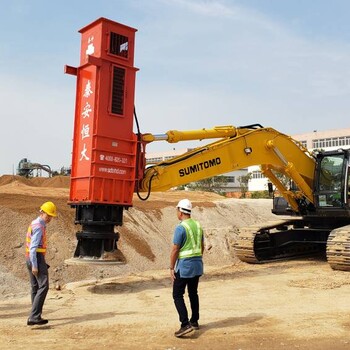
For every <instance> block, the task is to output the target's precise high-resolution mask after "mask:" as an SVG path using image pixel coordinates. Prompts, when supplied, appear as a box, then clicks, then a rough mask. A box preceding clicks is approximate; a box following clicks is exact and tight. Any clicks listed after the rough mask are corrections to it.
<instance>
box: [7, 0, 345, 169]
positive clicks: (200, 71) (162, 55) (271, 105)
mask: <svg viewBox="0 0 350 350" xmlns="http://www.w3.org/2000/svg"><path fill="white" fill-rule="evenodd" d="M0 5H1V7H0V8H1V12H0V29H1V30H0V77H1V84H0V106H1V112H0V113H1V121H2V126H1V138H0V145H1V150H0V152H1V153H0V154H1V161H0V175H2V174H12V173H13V172H15V171H16V168H17V165H18V162H19V161H20V160H21V159H22V158H28V159H29V160H30V161H32V162H37V163H41V164H48V165H50V166H51V168H52V169H55V170H58V169H59V168H61V167H62V166H70V164H71V149H72V134H73V121H74V101H75V83H76V78H75V77H74V76H70V75H65V74H64V73H63V67H64V65H65V64H68V65H71V66H78V64H79V55H80V34H79V33H78V30H79V29H81V28H82V27H84V26H86V25H87V24H89V23H91V22H92V21H94V20H96V19H98V18H99V17H106V18H109V19H111V20H114V21H117V22H121V23H123V24H126V25H128V26H131V27H134V28H137V29H138V32H137V33H136V47H135V66H136V67H138V68H139V69H140V70H139V71H138V73H137V77H136V101H135V106H136V110H137V114H138V119H139V124H140V128H141V132H143V133H146V132H150V133H154V134H159V133H164V132H166V131H168V130H171V129H177V130H191V129H200V128H211V127H213V126H216V125H235V126H240V125H247V124H253V123H260V124H262V125H263V126H269V127H273V128H275V129H277V130H279V131H281V132H283V133H287V134H290V135H293V134H298V133H304V132H310V131H313V130H319V131H322V130H327V129H340V128H345V127H346V128H349V127H350V121H349V110H350V69H349V68H350V21H349V16H350V1H347V0H332V1H329V0H237V1H236V0H213V1H211V0H147V1H146V0H144V1H141V0H139V1H137V0H115V1H113V0H109V1H107V0H98V1H96V0H95V1H91V0H85V1H80V0H71V1H63V0H61V1H47V0H45V1H44V0H31V1H28V0H11V1H8V0H0ZM200 144H203V141H202V142H201V143H200ZM186 146H187V145H186V144H175V145H171V144H167V143H165V142H163V143H157V144H152V145H150V147H149V151H150V152H153V151H157V150H160V151H163V150H167V149H172V148H173V147H177V148H184V147H186Z"/></svg>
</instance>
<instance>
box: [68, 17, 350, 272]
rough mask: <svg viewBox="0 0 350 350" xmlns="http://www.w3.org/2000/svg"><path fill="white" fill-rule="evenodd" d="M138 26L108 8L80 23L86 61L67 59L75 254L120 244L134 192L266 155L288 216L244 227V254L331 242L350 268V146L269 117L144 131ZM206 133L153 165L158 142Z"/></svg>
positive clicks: (294, 251)
mask: <svg viewBox="0 0 350 350" xmlns="http://www.w3.org/2000/svg"><path fill="white" fill-rule="evenodd" d="M135 32H136V29H134V28H131V27H128V26H125V25H123V24H120V23H117V22H114V21H111V20H109V19H106V18H99V19H97V20H96V21H94V22H92V23H91V24H89V25H88V26H86V27H84V28H82V29H81V30H80V33H81V34H82V40H81V58H80V66H79V67H71V66H65V73H67V74H71V75H75V76H77V90H76V91H77V92H76V108H75V122H74V135H73V151H72V169H71V186H70V198H69V202H68V204H69V205H70V206H71V207H73V208H75V209H76V217H75V223H76V224H79V225H81V228H82V229H81V230H80V231H78V232H77V233H76V237H77V240H78V244H77V248H76V250H75V253H74V259H87V260H89V261H90V260H95V261H96V260H100V259H103V258H104V256H105V255H106V254H105V253H106V252H107V253H111V252H113V251H115V250H116V249H117V241H118V238H119V233H118V232H116V230H115V227H116V226H121V225H122V224H123V210H124V209H126V210H127V209H128V208H130V207H132V200H133V195H134V193H137V195H138V196H139V197H140V198H141V199H143V200H147V199H148V198H149V196H150V194H151V192H152V191H166V190H168V189H170V188H172V187H175V186H179V185H184V184H188V183H190V182H195V181H198V180H202V179H205V178H210V177H213V176H216V175H220V174H225V173H228V172H231V171H234V170H238V169H242V168H246V167H248V166H252V165H260V168H261V171H262V173H263V174H264V176H265V177H267V178H268V179H269V180H270V181H271V184H273V186H274V187H275V189H276V190H277V191H278V193H279V195H280V197H276V198H274V201H273V203H274V207H273V209H272V211H273V213H274V214H276V217H277V216H280V219H279V220H275V221H273V222H267V223H264V224H262V225H259V226H255V227H247V228H243V229H240V232H239V235H238V237H237V240H236V243H235V245H234V249H235V252H236V255H237V257H238V258H239V259H241V260H242V261H245V262H248V263H262V262H268V261H271V260H276V259H286V258H293V257H297V256H302V255H303V256H305V255H307V254H315V253H319V252H326V256H327V260H328V263H329V264H330V266H331V267H332V268H333V269H339V270H350V203H349V201H350V199H349V194H350V192H349V187H350V180H349V178H350V174H349V167H350V163H349V155H350V151H349V150H347V149H339V150H336V151H327V152H324V151H322V150H319V151H317V152H312V153H311V152H309V151H308V150H307V149H306V148H305V147H304V146H303V145H302V144H301V143H300V142H298V141H296V140H294V139H293V138H292V137H290V136H288V135H286V134H283V133H281V132H278V131H277V130H275V129H273V128H270V127H263V126H262V125H260V124H252V125H243V126H238V127H235V126H217V127H214V128H212V129H205V128H202V129H198V130H188V131H186V130H185V131H179V130H170V131H168V132H166V133H164V134H152V133H141V131H140V128H139V123H138V119H137V115H136V111H135V105H134V92H135V75H136V72H137V70H138V69H137V68H135V67H134V65H133V61H134V42H135ZM134 122H135V125H136V128H137V130H136V131H137V132H136V133H135V132H134V130H133V129H134V127H135V125H134ZM205 139H212V140H213V141H211V143H208V144H207V145H205V146H200V147H197V148H194V149H192V150H191V151H189V152H186V153H184V154H183V155H180V156H177V157H175V158H172V159H170V160H166V161H162V162H159V163H157V164H155V165H153V166H147V165H146V160H145V154H146V148H147V145H148V144H150V143H151V142H158V141H166V142H168V143H176V142H181V141H189V140H205ZM282 179H288V181H284V180H283V181H282ZM286 184H287V185H286Z"/></svg>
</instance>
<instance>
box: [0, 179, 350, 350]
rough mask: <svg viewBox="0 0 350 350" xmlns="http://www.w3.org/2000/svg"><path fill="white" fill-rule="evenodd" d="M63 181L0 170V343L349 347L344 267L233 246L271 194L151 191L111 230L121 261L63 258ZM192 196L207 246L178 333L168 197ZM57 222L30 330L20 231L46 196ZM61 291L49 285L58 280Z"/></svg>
mask: <svg viewBox="0 0 350 350" xmlns="http://www.w3.org/2000/svg"><path fill="white" fill-rule="evenodd" d="M68 193H69V179H68V178H64V177H58V178H52V179H40V178H36V179H31V180H26V179H23V178H18V177H16V176H2V177H0V217H1V228H0V237H1V240H2V244H1V245H0V281H1V283H0V295H1V296H2V298H1V300H0V348H1V349H34V348H35V349H37V348H41V349H88V350H89V349H96V348H108V349H160V350H185V349H201V350H202V349H213V350H217V349H236V350H238V349H241V350H248V349H266V350H270V349H271V350H274V349H308V350H314V349H350V335H349V334H350V332H349V331H350V302H349V295H350V275H349V273H347V272H342V271H334V270H332V269H331V268H330V267H329V266H328V264H327V262H326V260H325V259H324V258H323V257H318V258H308V259H299V260H290V261H285V262H274V263H269V264H262V265H249V264H245V263H242V262H240V261H238V260H237V259H236V258H235V256H234V252H233V249H232V244H233V242H234V240H235V236H236V234H237V231H238V229H239V227H241V226H246V225H250V224H255V223H259V222H261V223H263V222H266V221H267V220H270V219H273V215H272V214H271V213H270V209H271V208H270V206H271V202H270V200H239V199H224V198H223V197H220V196H217V195H214V194H210V193H198V192H196V193H193V192H185V193H184V192H166V193H160V194H152V195H151V198H150V199H149V200H148V201H146V202H142V201H140V200H139V199H137V198H135V200H134V207H133V208H130V209H129V210H128V211H126V212H125V215H124V225H123V227H121V228H120V229H119V232H120V234H121V240H120V243H119V249H120V250H121V252H122V254H123V256H124V260H125V263H124V264H118V265H103V264H95V265H91V264H89V265H83V264H68V263H67V262H69V261H70V258H71V257H72V256H73V253H74V249H75V245H76V240H75V234H74V233H75V232H76V231H77V230H78V227H76V226H75V225H74V211H73V210H72V209H71V208H70V207H69V206H68V205H67V200H68ZM184 197H187V198H189V199H191V200H192V201H193V202H194V205H195V209H194V217H196V218H197V219H199V220H200V221H201V222H202V225H203V227H204V230H205V239H206V243H207V244H210V245H211V246H212V248H211V249H210V250H209V251H206V252H205V255H204V263H205V275H204V276H203V277H202V278H201V280H200V286H199V294H200V307H201V312H200V326H201V327H200V329H199V330H198V331H194V332H192V333H190V334H188V335H187V336H185V337H184V338H182V339H178V338H175V337H174V335H173V333H174V331H175V330H177V329H178V327H179V323H178V319H177V313H176V311H175V307H174V304H173V301H172V296H171V282H170V278H169V271H168V269H167V268H168V264H169V263H168V261H169V250H170V244H171V238H172V231H173V229H174V227H175V225H176V224H177V220H176V217H175V210H174V206H175V203H176V202H177V201H178V200H179V199H181V198H184ZM46 200H52V201H54V202H55V203H56V204H57V205H58V208H59V216H58V218H57V219H56V220H55V221H53V222H52V223H50V225H49V226H48V240H49V252H48V256H47V260H48V263H49V264H50V265H51V267H50V284H51V288H50V291H49V294H48V297H47V299H46V303H45V306H44V314H43V316H44V317H46V318H48V319H49V321H50V322H49V324H48V325H45V326H36V327H28V326H26V319H27V316H28V313H29V309H30V297H29V282H28V276H27V271H26V269H25V265H24V245H23V242H24V236H25V231H26V228H27V226H28V224H29V222H30V221H31V220H32V219H33V218H35V217H36V215H37V213H38V207H39V206H40V204H42V202H43V201H46ZM56 286H57V287H59V288H60V290H56V289H55V287H56Z"/></svg>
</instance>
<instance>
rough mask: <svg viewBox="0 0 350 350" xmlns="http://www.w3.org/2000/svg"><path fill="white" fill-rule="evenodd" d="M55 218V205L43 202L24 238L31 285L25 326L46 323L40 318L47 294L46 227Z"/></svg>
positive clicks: (46, 321)
mask: <svg viewBox="0 0 350 350" xmlns="http://www.w3.org/2000/svg"><path fill="white" fill-rule="evenodd" d="M56 216H57V209H56V205H55V204H53V203H52V202H45V203H44V204H43V205H42V206H41V207H40V215H39V216H38V217H37V218H36V219H35V220H33V221H32V222H31V224H30V225H29V227H28V231H27V237H26V264H27V267H28V270H29V276H30V285H31V300H32V310H31V312H30V315H29V318H28V321H27V325H28V326H34V325H44V324H46V323H48V320H45V319H43V318H42V317H41V314H42V310H43V306H44V302H45V299H46V295H47V292H48V291H49V274H48V268H49V265H47V264H46V261H45V253H46V246H47V237H46V225H47V224H48V223H49V222H50V221H51V220H52V218H53V217H56Z"/></svg>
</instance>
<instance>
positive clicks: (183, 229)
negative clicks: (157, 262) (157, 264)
mask: <svg viewBox="0 0 350 350" xmlns="http://www.w3.org/2000/svg"><path fill="white" fill-rule="evenodd" d="M176 210H177V218H178V219H179V220H180V221H181V222H180V224H179V225H177V227H176V228H175V232H174V237H173V246H172V249H171V253H170V276H171V280H172V282H173V299H174V303H175V307H176V310H177V312H178V314H179V320H180V323H181V326H180V329H179V330H178V331H176V332H175V334H174V335H175V336H176V337H182V336H183V335H185V334H187V333H189V332H192V331H193V329H199V325H198V320H199V297H198V283H199V277H200V276H201V275H203V260H202V255H203V247H204V244H203V243H204V242H203V230H202V227H201V225H200V224H199V222H198V221H195V220H193V219H192V218H191V213H192V203H191V202H190V201H189V200H188V199H182V200H180V201H179V203H178V204H177V206H176ZM186 286H187V292H188V296H189V299H190V305H191V317H190V318H189V315H188V311H187V308H186V304H185V301H184V294H185V288H186Z"/></svg>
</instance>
